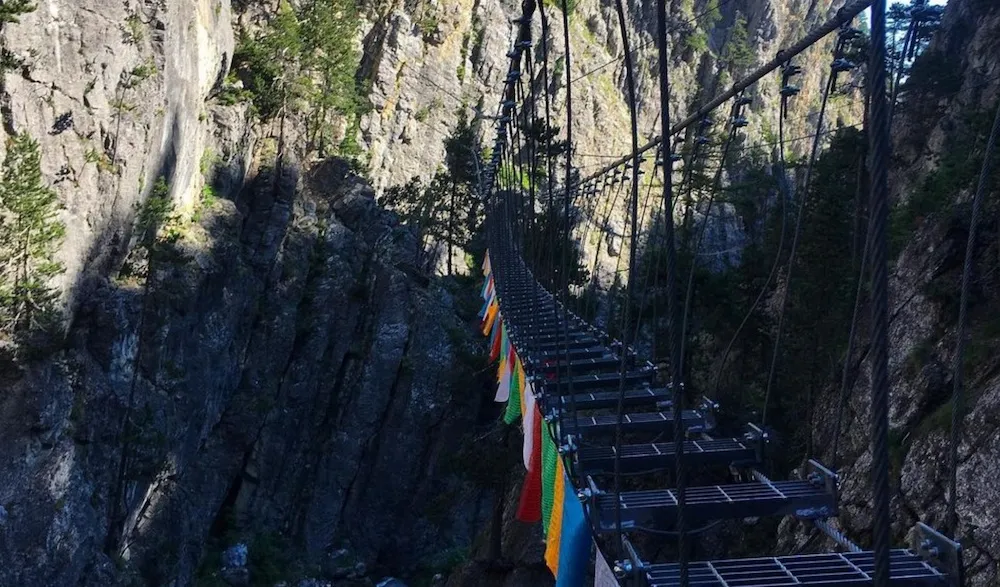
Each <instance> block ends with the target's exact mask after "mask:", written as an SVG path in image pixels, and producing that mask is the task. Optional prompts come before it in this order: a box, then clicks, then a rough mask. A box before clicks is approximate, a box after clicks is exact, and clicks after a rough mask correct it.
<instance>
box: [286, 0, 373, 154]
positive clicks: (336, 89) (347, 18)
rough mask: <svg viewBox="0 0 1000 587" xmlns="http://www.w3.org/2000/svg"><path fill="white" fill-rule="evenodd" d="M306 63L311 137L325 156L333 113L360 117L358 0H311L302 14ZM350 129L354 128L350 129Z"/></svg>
mask: <svg viewBox="0 0 1000 587" xmlns="http://www.w3.org/2000/svg"><path fill="white" fill-rule="evenodd" d="M299 21H300V22H301V31H302V48H303V51H304V52H303V55H302V66H303V70H304V71H305V73H306V74H307V76H308V79H309V81H308V83H309V90H308V96H309V98H310V100H311V102H312V103H313V105H314V108H313V113H312V121H311V127H312V128H311V129H310V140H311V142H312V143H313V145H314V146H315V147H316V149H317V151H319V154H320V156H324V155H325V150H326V145H327V141H328V137H327V133H328V132H329V128H328V125H327V118H328V116H329V115H330V114H332V113H338V114H342V115H345V116H348V117H351V118H352V119H356V118H357V114H358V113H357V109H358V91H357V87H356V85H357V84H356V82H355V79H354V73H355V69H356V68H357V63H358V51H357V49H356V48H355V46H354V38H355V36H356V33H357V30H358V27H359V26H360V19H359V16H358V9H357V6H356V4H355V2H354V0H311V1H310V2H307V3H305V4H304V5H303V7H302V9H301V10H300V14H299ZM348 132H350V130H349V131H348Z"/></svg>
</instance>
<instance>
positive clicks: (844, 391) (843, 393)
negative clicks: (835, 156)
mask: <svg viewBox="0 0 1000 587" xmlns="http://www.w3.org/2000/svg"><path fill="white" fill-rule="evenodd" d="M858 182H859V183H860V182H861V176H860V175H859V176H858ZM871 242H872V223H871V221H870V220H869V222H868V229H867V230H865V246H864V248H863V249H862V250H861V266H860V267H859V268H858V286H857V289H856V290H855V292H854V311H853V313H852V314H851V330H850V332H849V333H848V335H847V351H846V353H845V355H844V369H843V372H842V373H841V377H840V400H839V401H838V404H837V423H836V426H835V427H834V429H833V457H832V464H833V468H834V470H835V471H836V470H837V467H838V465H839V463H840V433H841V430H842V427H843V422H844V413H845V412H846V411H847V402H848V400H849V399H850V397H851V390H852V389H853V388H854V382H853V381H851V379H850V373H851V355H853V354H854V339H855V337H856V333H857V329H858V315H859V314H860V313H861V300H862V298H863V297H864V290H865V288H864V285H865V272H866V271H867V270H868V254H869V249H870V248H871Z"/></svg>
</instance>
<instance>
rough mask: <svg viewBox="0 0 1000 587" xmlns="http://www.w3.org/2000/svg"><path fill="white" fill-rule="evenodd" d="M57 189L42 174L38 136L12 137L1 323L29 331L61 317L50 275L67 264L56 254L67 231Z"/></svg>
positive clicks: (5, 180) (3, 213) (3, 197)
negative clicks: (49, 282) (59, 213)
mask: <svg viewBox="0 0 1000 587" xmlns="http://www.w3.org/2000/svg"><path fill="white" fill-rule="evenodd" d="M58 210H59V201H58V199H57V197H56V193H55V192H54V191H53V190H52V189H51V188H49V187H48V186H47V185H45V183H44V182H43V180H42V170H41V155H40V153H39V148H38V142H37V141H35V140H34V139H33V138H31V137H30V136H29V135H27V134H25V133H22V134H19V135H15V136H13V137H11V138H10V139H9V140H8V142H7V155H6V157H5V159H4V166H3V171H2V175H0V221H2V224H0V278H2V281H0V329H2V331H4V332H6V333H8V334H11V333H13V334H27V333H28V332H30V331H34V330H36V329H38V328H45V327H48V326H51V325H52V324H53V323H54V322H55V321H56V319H57V316H58V312H57V310H56V301H57V298H58V296H59V293H58V292H57V291H56V290H55V289H53V288H51V287H50V286H49V285H48V281H49V280H50V279H51V278H52V277H53V276H55V275H57V274H59V273H61V272H62V270H63V266H62V264H61V263H59V262H57V261H55V259H54V256H55V253H56V251H57V250H58V248H59V245H60V243H61V242H62V239H63V236H64V235H65V226H64V225H63V223H62V222H60V221H59V220H58V218H57V217H56V214H57V211H58Z"/></svg>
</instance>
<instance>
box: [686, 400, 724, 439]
mask: <svg viewBox="0 0 1000 587" xmlns="http://www.w3.org/2000/svg"><path fill="white" fill-rule="evenodd" d="M718 409H719V404H718V402H716V401H715V400H711V399H709V398H707V397H705V396H701V400H700V401H699V402H698V411H699V412H701V416H702V418H703V419H704V420H705V425H704V426H702V427H700V429H698V428H691V429H690V430H691V431H692V432H708V431H711V430H715V411H716V410H718Z"/></svg>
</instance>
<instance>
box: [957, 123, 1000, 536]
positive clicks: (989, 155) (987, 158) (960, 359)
mask: <svg viewBox="0 0 1000 587" xmlns="http://www.w3.org/2000/svg"><path fill="white" fill-rule="evenodd" d="M998 132H1000V105H998V106H997V112H996V115H995V116H994V117H993V129H992V130H991V131H990V138H989V141H987V143H986V153H985V155H984V156H983V167H982V169H981V170H980V172H979V186H978V187H977V188H976V195H975V196H974V197H973V198H972V219H971V220H970V222H969V239H968V240H967V241H966V244H965V264H964V266H963V267H962V296H961V298H960V300H959V303H958V333H957V335H956V338H957V340H956V344H955V363H954V366H953V370H954V386H953V388H952V400H951V402H952V409H951V441H950V445H951V446H950V452H951V478H950V479H949V480H948V498H949V499H948V529H949V531H950V532H951V535H952V537H956V536H957V535H958V513H957V512H956V506H957V502H958V445H959V443H960V442H961V439H962V417H963V415H964V411H965V395H964V393H963V389H962V384H963V381H962V376H963V372H962V371H963V368H964V365H963V363H964V359H965V333H966V330H967V329H968V321H967V317H966V311H967V309H968V305H969V280H970V279H971V276H972V261H973V256H974V255H975V249H976V229H977V228H978V226H979V216H980V213H981V210H982V200H983V192H984V191H985V190H986V186H987V184H988V183H989V180H990V173H991V171H992V166H993V149H994V147H995V146H996V141H997V134H998Z"/></svg>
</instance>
